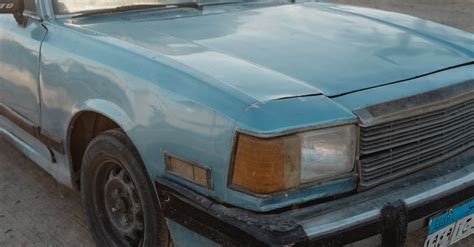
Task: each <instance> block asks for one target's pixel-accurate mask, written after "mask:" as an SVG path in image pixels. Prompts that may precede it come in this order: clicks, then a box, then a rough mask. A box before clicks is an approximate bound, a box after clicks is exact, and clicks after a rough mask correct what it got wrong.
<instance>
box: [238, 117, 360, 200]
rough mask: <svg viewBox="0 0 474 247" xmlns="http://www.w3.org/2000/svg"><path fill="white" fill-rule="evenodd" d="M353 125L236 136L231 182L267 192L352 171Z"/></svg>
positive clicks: (353, 150)
mask: <svg viewBox="0 0 474 247" xmlns="http://www.w3.org/2000/svg"><path fill="white" fill-rule="evenodd" d="M356 147H357V127H356V126H355V125H347V126H341V127H334V128H327V129H321V130H316V131H311V132H304V133H300V134H295V135H287V136H283V137H276V138H257V137H252V136H248V135H244V134H240V135H239V136H238V141H237V147H236V150H235V158H234V164H233V165H234V166H233V170H232V175H231V180H232V181H231V184H232V185H233V186H235V187H237V188H240V189H243V190H245V191H249V192H252V193H257V194H270V193H275V192H280V191H284V190H287V189H291V188H296V187H298V186H300V185H302V184H305V183H310V182H315V181H318V180H321V179H328V178H330V177H333V176H338V175H342V174H346V173H350V172H352V171H353V170H354V164H355V159H356Z"/></svg>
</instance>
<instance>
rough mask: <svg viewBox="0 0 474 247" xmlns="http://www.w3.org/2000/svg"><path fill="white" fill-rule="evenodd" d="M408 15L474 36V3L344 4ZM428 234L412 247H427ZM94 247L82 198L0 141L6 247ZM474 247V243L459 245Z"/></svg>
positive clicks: (359, 0) (377, 0) (416, 237)
mask: <svg viewBox="0 0 474 247" xmlns="http://www.w3.org/2000/svg"><path fill="white" fill-rule="evenodd" d="M337 2H342V3H351V4H354V5H361V6H370V7H376V8H381V9H388V10H394V11H399V12H405V13H407V14H411V15H416V16H420V17H423V18H427V19H431V20H433V21H438V22H441V23H444V24H447V25H452V26H455V27H457V28H460V29H463V30H466V31H470V32H473V33H474V14H473V12H472V10H473V9H474V0H465V1H460V0H418V1H415V0H411V1H409V0H405V1H397V0H391V1H388V0H338V1H337ZM424 238H425V233H424V231H420V232H417V233H416V234H412V235H411V236H410V238H409V243H408V244H407V246H410V247H415V246H422V245H423V240H424ZM4 246H5V247H10V246H12V247H15V246H39V247H41V246H71V247H73V246H94V242H93V240H92V238H91V236H90V234H89V232H88V229H87V226H86V224H85V221H84V215H83V213H82V209H81V206H80V197H79V194H78V193H77V192H75V191H72V190H69V189H67V188H65V187H63V186H61V185H59V184H58V183H56V182H55V181H54V180H53V179H52V178H51V177H50V176H49V175H48V174H46V173H45V172H44V171H42V170H41V169H40V168H38V167H37V166H36V165H34V164H33V163H32V162H31V161H29V160H28V159H27V158H25V157H24V156H23V155H22V154H21V153H20V152H18V151H17V150H15V148H13V147H12V146H11V145H10V144H8V143H7V142H5V141H4V140H3V139H2V138H1V137H0V247H4ZM456 246H457V247H472V246H474V237H471V238H469V239H467V240H465V241H462V242H460V243H459V244H457V245H456Z"/></svg>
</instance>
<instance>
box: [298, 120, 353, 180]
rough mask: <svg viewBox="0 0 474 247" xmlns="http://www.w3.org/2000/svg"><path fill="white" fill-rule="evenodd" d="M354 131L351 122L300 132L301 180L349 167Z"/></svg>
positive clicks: (350, 169) (339, 172)
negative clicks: (339, 125) (348, 124)
mask: <svg viewBox="0 0 474 247" xmlns="http://www.w3.org/2000/svg"><path fill="white" fill-rule="evenodd" d="M356 133H357V132H356V127H355V126H353V125H350V126H343V127H337V128H330V129H323V130H319V131H313V132H308V133H302V134H299V135H298V136H299V137H300V139H301V182H302V183H307V182H311V181H315V180H319V179H323V178H327V177H331V176H335V175H340V174H342V173H348V172H350V171H352V170H353V169H354V163H355V157H356Z"/></svg>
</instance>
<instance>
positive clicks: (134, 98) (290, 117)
mask: <svg viewBox="0 0 474 247" xmlns="http://www.w3.org/2000/svg"><path fill="white" fill-rule="evenodd" d="M46 26H47V27H48V29H49V35H48V37H47V38H46V40H45V41H44V44H43V50H42V59H41V66H42V71H41V90H42V95H43V116H44V117H43V125H42V127H43V129H45V130H46V131H48V132H49V133H51V134H52V135H54V136H57V137H58V138H59V139H62V140H65V143H66V140H67V133H68V128H69V126H70V122H71V120H73V119H74V116H75V115H76V114H77V113H79V112H82V111H85V110H89V111H95V112H98V113H101V114H103V115H105V116H107V117H109V118H111V119H112V120H113V121H115V122H116V123H117V124H118V125H119V126H121V127H122V128H123V129H124V130H125V131H126V133H127V134H128V135H129V137H130V138H131V139H132V141H133V142H134V144H135V145H136V146H137V149H138V151H139V153H140V154H141V156H142V158H143V160H144V162H145V165H146V168H147V170H148V172H149V175H150V177H151V178H152V179H154V178H156V177H158V176H168V175H166V174H165V170H164V153H165V152H166V153H170V154H172V155H173V156H177V157H179V158H181V159H183V160H189V161H193V162H195V163H198V164H200V165H202V166H205V167H208V168H210V169H211V170H212V173H213V189H212V190H207V189H205V188H201V187H198V186H195V185H193V184H190V183H188V182H186V181H182V180H180V179H177V178H175V177H172V176H171V175H170V176H168V177H169V178H170V179H172V180H175V181H177V182H179V183H182V184H185V185H187V186H189V187H191V188H193V189H194V190H196V191H198V192H200V193H202V194H204V195H208V196H212V197H214V198H215V199H216V200H219V201H225V202H230V203H234V204H235V205H237V206H241V207H244V208H249V209H252V210H257V211H267V210H271V209H274V208H277V207H281V206H285V205H290V204H292V203H295V202H303V201H307V200H310V199H314V198H319V197H321V196H330V195H334V194H339V193H343V192H347V191H350V190H353V189H354V188H355V180H354V178H348V179H345V180H341V181H339V182H338V183H334V184H333V183H331V184H326V185H325V187H319V186H318V187H317V188H313V189H314V190H316V192H317V193H315V191H314V190H311V189H307V190H304V191H302V192H298V193H297V192H294V193H293V194H292V196H290V199H289V200H278V198H276V199H275V198H257V197H253V196H250V195H244V194H242V193H240V192H237V191H233V190H230V189H228V187H227V178H228V174H229V168H230V166H229V165H230V163H231V159H232V151H233V145H234V138H235V132H236V129H242V130H244V131H247V132H255V133H257V134H262V133H263V134H275V135H277V134H282V133H283V132H285V131H292V130H295V129H299V128H314V127H316V126H319V127H321V125H322V124H342V123H348V122H351V123H354V122H355V117H354V115H353V114H352V113H350V112H349V111H346V110H344V109H343V108H341V107H339V106H337V104H334V103H332V102H331V101H330V100H329V99H328V98H326V97H324V96H313V97H309V98H307V99H304V98H288V99H281V100H269V101H268V102H260V101H258V100H257V99H255V98H252V97H250V96H248V95H247V94H245V93H242V92H241V91H239V90H238V89H236V88H234V87H232V86H229V84H226V83H223V82H222V81H220V80H218V79H215V78H214V77H212V76H210V75H207V74H206V73H202V72H198V71H195V70H194V69H191V68H189V67H186V66H184V65H182V64H180V63H178V62H176V61H174V60H173V59H170V58H168V57H166V56H164V55H163V54H162V53H159V52H156V51H150V50H148V49H146V48H144V47H140V46H136V45H134V44H130V43H128V42H125V41H123V40H119V39H115V38H111V37H109V36H107V35H103V34H101V33H98V32H95V31H90V30H87V29H84V28H82V27H81V26H76V25H73V24H62V23H58V22H49V23H46ZM269 76H272V75H269ZM310 113H314V114H310ZM256 116H261V117H258V118H255V117H256ZM301 116H306V117H304V118H302V117H301ZM264 118H268V119H267V120H265V121H263V120H264ZM258 119H260V120H262V121H257V120H258ZM334 120H335V121H334ZM239 198H245V200H242V199H239Z"/></svg>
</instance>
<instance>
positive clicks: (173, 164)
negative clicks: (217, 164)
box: [165, 155, 212, 189]
mask: <svg viewBox="0 0 474 247" xmlns="http://www.w3.org/2000/svg"><path fill="white" fill-rule="evenodd" d="M165 161H166V172H167V173H168V174H171V175H174V176H176V177H179V178H182V179H184V180H187V181H188V182H191V183H194V184H197V185H199V186H202V187H205V188H208V189H212V177H211V170H210V169H207V168H204V167H201V166H198V165H196V164H192V163H190V162H186V161H183V160H180V159H178V158H175V157H172V156H170V155H166V156H165Z"/></svg>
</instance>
